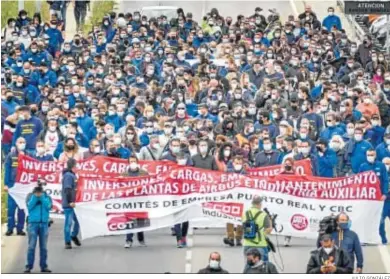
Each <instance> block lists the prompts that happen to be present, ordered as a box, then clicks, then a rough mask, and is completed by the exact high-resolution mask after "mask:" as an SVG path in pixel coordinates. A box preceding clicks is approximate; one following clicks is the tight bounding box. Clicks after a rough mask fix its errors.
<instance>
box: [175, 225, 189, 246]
mask: <svg viewBox="0 0 390 279" xmlns="http://www.w3.org/2000/svg"><path fill="white" fill-rule="evenodd" d="M188 226H189V223H188V222H184V223H181V224H176V225H175V227H174V230H175V233H176V240H177V241H179V240H181V239H182V238H183V237H187V233H188Z"/></svg>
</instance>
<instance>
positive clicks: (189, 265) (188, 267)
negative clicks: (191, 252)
mask: <svg viewBox="0 0 390 279" xmlns="http://www.w3.org/2000/svg"><path fill="white" fill-rule="evenodd" d="M191 268H192V267H191V264H190V263H186V268H185V273H191Z"/></svg>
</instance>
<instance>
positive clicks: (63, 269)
mask: <svg viewBox="0 0 390 279" xmlns="http://www.w3.org/2000/svg"><path fill="white" fill-rule="evenodd" d="M62 228H63V227H62V221H61V220H58V221H56V224H54V226H53V227H52V228H51V231H50V235H49V245H48V250H49V259H48V264H49V268H51V269H52V270H53V272H55V273H164V272H171V273H196V272H198V270H199V269H201V268H204V267H205V266H206V265H207V263H208V256H209V254H210V253H211V252H213V251H218V252H219V253H220V254H221V255H222V266H223V268H225V269H227V270H228V271H229V272H230V273H241V272H242V270H243V267H244V257H243V250H242V248H240V247H227V246H225V245H224V244H223V243H222V238H223V237H224V229H222V228H212V229H197V230H193V234H192V236H189V237H188V239H189V240H188V242H189V243H190V244H191V247H188V248H183V249H178V248H176V245H175V244H176V241H175V237H173V236H171V235H170V230H169V228H166V229H160V230H156V231H153V232H147V233H145V239H146V244H147V247H139V245H138V243H137V241H136V240H135V241H134V245H133V247H132V248H130V249H125V248H123V245H124V236H111V237H100V238H94V239H87V240H85V241H83V242H82V246H81V247H77V248H73V249H72V250H64V242H63V231H62ZM190 231H191V229H190ZM11 238H13V239H14V238H19V239H20V237H17V236H13V237H11ZM8 239H9V238H8V237H7V239H6V241H8ZM273 239H274V240H276V239H275V237H273ZM278 239H279V242H280V244H281V246H282V245H283V244H282V242H283V237H278ZM6 243H7V242H6ZM11 248H12V247H11ZM26 249H27V238H25V239H23V240H22V241H21V245H19V247H18V248H17V252H16V253H14V254H15V255H14V258H13V260H12V261H10V264H8V265H7V266H6V267H5V269H4V267H2V272H3V273H20V272H23V270H24V265H25V260H26ZM313 249H315V241H314V240H306V239H294V238H293V239H292V246H291V247H288V248H285V247H280V254H277V255H274V256H271V257H270V260H271V261H272V262H274V263H275V262H276V263H277V264H278V265H279V267H280V266H281V259H280V257H279V255H280V256H281V257H282V259H283V263H284V270H283V271H282V270H281V269H280V268H278V270H279V271H280V272H281V273H304V272H305V271H306V265H307V262H308V259H309V252H310V251H311V250H313ZM36 256H37V259H38V261H36V264H35V270H34V271H35V272H39V266H38V265H37V263H39V255H38V251H37V253H36ZM364 256H365V264H364V271H365V272H367V273H385V267H384V264H383V260H382V258H381V254H380V253H379V248H378V247H377V246H370V247H364Z"/></svg>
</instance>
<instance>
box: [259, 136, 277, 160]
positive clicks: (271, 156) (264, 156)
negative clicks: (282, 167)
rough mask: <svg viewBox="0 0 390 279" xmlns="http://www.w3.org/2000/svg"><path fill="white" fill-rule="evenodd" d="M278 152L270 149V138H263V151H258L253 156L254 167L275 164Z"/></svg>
mask: <svg viewBox="0 0 390 279" xmlns="http://www.w3.org/2000/svg"><path fill="white" fill-rule="evenodd" d="M279 157H280V153H279V152H278V151H276V150H273V149H272V142H271V139H270V138H264V139H263V151H261V152H259V153H258V154H257V155H256V158H255V165H254V166H255V167H266V166H273V165H277V164H278V162H279Z"/></svg>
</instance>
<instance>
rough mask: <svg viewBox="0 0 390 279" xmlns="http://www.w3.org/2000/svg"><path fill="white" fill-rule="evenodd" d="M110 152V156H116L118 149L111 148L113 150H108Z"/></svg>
mask: <svg viewBox="0 0 390 279" xmlns="http://www.w3.org/2000/svg"><path fill="white" fill-rule="evenodd" d="M108 152H109V153H110V154H116V148H115V147H111V148H110V149H109V150H108Z"/></svg>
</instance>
